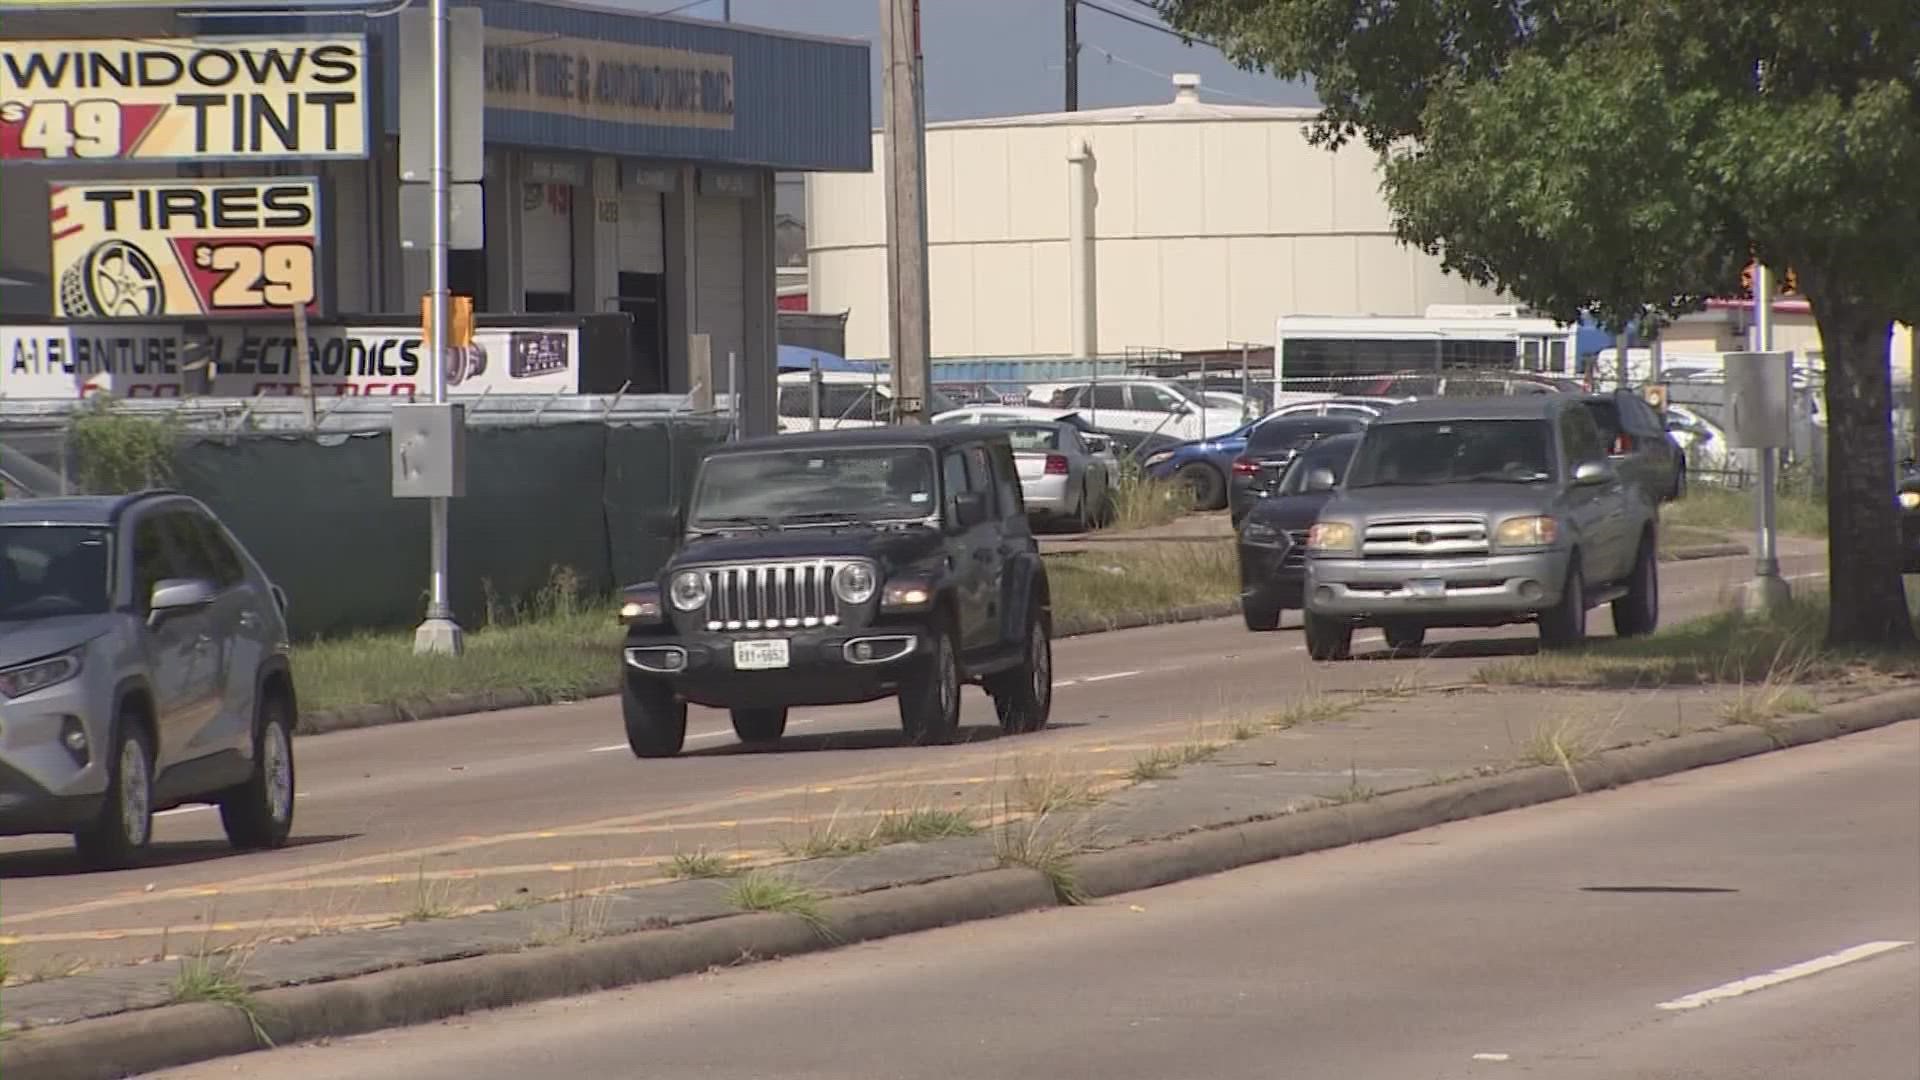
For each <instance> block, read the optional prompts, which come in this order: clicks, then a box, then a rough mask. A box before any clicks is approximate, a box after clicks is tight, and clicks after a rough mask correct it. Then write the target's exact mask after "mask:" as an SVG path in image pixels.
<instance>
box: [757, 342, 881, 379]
mask: <svg viewBox="0 0 1920 1080" xmlns="http://www.w3.org/2000/svg"><path fill="white" fill-rule="evenodd" d="M815 361H818V362H819V364H820V370H821V371H856V372H859V373H860V374H862V375H870V374H872V373H874V372H876V371H882V370H885V365H881V364H868V363H862V362H861V361H859V360H849V359H847V358H846V357H844V356H836V355H834V354H833V353H830V352H827V351H825V350H823V349H809V348H807V347H806V346H804V345H782V346H780V359H779V361H778V362H779V365H780V370H781V371H812V370H813V365H814V362H815Z"/></svg>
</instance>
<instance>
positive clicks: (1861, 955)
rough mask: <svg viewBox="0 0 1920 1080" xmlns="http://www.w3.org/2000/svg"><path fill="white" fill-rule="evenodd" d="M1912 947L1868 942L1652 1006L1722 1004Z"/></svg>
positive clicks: (1676, 1009)
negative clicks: (1722, 1002) (1718, 1002)
mask: <svg viewBox="0 0 1920 1080" xmlns="http://www.w3.org/2000/svg"><path fill="white" fill-rule="evenodd" d="M1912 944H1913V942H1911V941H1869V942H1867V943H1866V944H1865V945H1855V946H1854V947H1853V948H1851V949H1842V950H1840V951H1839V952H1836V953H1828V954H1827V955H1825V956H1819V957H1815V958H1814V959H1812V960H1804V961H1801V962H1800V963H1798V964H1789V965H1788V966H1786V967H1783V968H1778V969H1776V970H1773V971H1769V972H1767V973H1766V974H1765V975H1754V976H1751V977H1749V978H1745V979H1736V980H1734V981H1733V982H1730V983H1723V984H1722V985H1720V986H1716V987H1714V988H1712V989H1710V990H1701V991H1699V992H1697V993H1692V994H1688V995H1686V996H1685V997H1677V998H1674V999H1673V1000H1672V1001H1663V1002H1661V1003H1660V1004H1659V1005H1658V1006H1656V1008H1660V1009H1665V1010H1667V1011H1669V1012H1679V1011H1684V1010H1687V1009H1698V1008H1702V1007H1704V1006H1707V1005H1711V1004H1713V1003H1714V1002H1716V1001H1726V1000H1728V999H1730V998H1737V997H1741V996H1743V995H1746V994H1751V993H1754V992H1755V991H1758V990H1765V989H1767V988H1769V987H1773V986H1779V985H1780V984H1781V983H1787V982H1792V981H1794V980H1795V979H1804V978H1807V977H1808V976H1811V975H1818V974H1820V973H1821V972H1824V971H1832V970H1833V969H1834V968H1837V967H1844V966H1845V965H1847V964H1855V963H1859V962H1860V961H1862V960H1870V959H1872V958H1873V957H1876V956H1879V955H1880V954H1882V953H1890V952H1893V951H1894V950H1895V949H1904V948H1906V947H1907V946H1909V945H1912Z"/></svg>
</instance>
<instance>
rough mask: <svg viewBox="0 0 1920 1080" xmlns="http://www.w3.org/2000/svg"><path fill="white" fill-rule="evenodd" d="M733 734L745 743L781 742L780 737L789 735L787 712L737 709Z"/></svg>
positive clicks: (734, 712)
mask: <svg viewBox="0 0 1920 1080" xmlns="http://www.w3.org/2000/svg"><path fill="white" fill-rule="evenodd" d="M733 733H734V734H735V735H738V736H740V741H741V742H743V743H771V742H779V741H780V736H782V735H785V734H786V733H787V710H786V709H785V708H778V709H735V710H733Z"/></svg>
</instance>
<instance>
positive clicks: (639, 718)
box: [621, 424, 1053, 758]
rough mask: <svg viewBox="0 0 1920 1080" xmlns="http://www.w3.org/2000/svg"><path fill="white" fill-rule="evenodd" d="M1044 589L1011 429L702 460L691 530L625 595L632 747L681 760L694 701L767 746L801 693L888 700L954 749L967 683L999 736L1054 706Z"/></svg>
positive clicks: (757, 446)
mask: <svg viewBox="0 0 1920 1080" xmlns="http://www.w3.org/2000/svg"><path fill="white" fill-rule="evenodd" d="M1051 602H1052V601H1051V596H1050V593H1049V590H1048V585H1047V572H1046V568H1045V567H1044V566H1043V565H1042V563H1041V561H1040V552H1039V546H1038V545H1037V544H1036V543H1035V542H1034V538H1033V533H1032V532H1031V531H1030V530H1029V529H1028V527H1027V517H1026V506H1025V505H1024V503H1023V501H1022V499H1021V495H1020V475H1019V472H1018V471H1017V470H1016V469H1015V467H1014V462H1013V451H1012V449H1011V448H1010V447H1009V445H1008V443H1007V437H1006V434H1005V433H1004V432H1001V431H999V430H997V429H995V428H991V427H979V426H975V425H971V424H968V425H941V426H936V427H925V428H900V427H888V428H870V429H857V430H847V431H833V432H819V433H811V434H802V435H782V436H775V437H773V438H765V439H754V440H749V441H746V442H739V443H734V444H732V445H730V446H727V447H724V448H722V449H719V450H715V451H713V452H712V453H710V454H708V455H707V457H706V459H705V460H704V461H703V462H702V463H701V466H700V476H699V480H698V481H697V482H696V483H695V485H694V491H693V498H692V500H691V503H690V504H689V506H688V509H687V517H686V527H685V538H684V541H683V543H682V545H681V547H680V550H679V551H677V552H675V554H674V555H673V557H672V558H671V559H669V560H668V562H667V565H666V567H665V568H664V569H662V570H661V571H660V575H659V577H658V579H657V580H655V581H652V582H648V583H645V584H641V585H634V586H631V587H629V588H628V589H626V590H625V594H624V603H623V605H622V609H621V616H622V618H623V619H625V621H626V623H627V626H628V630H627V640H626V645H625V648H624V649H623V650H622V655H623V657H624V659H625V670H626V679H625V689H624V694H623V698H624V706H625V712H626V723H627V741H628V743H629V745H631V746H632V748H633V752H634V754H635V755H637V756H639V757H643V758H650V757H671V756H673V755H674V754H677V753H679V752H680V748H681V746H682V745H683V744H684V743H685V740H686V733H687V703H688V702H693V703H695V704H698V705H706V706H711V707H714V708H722V709H728V710H731V712H732V714H733V728H734V731H735V732H736V733H737V734H738V735H739V736H740V738H741V740H742V741H744V742H749V743H764V742H772V741H774V740H777V739H779V738H780V736H781V734H783V733H784V732H785V730H786V726H787V710H788V709H789V708H790V707H792V706H795V705H849V704H855V703H858V702H863V701H874V700H877V699H879V698H883V697H889V696H897V697H898V698H899V701H900V723H901V726H902V728H904V729H905V731H906V734H907V737H908V738H909V739H910V740H911V741H913V742H914V743H917V744H922V745H925V744H933V743H944V742H949V741H951V740H952V739H953V738H954V736H955V735H956V734H957V732H958V730H959V726H960V687H961V685H962V683H964V682H977V683H979V684H980V685H981V686H983V687H984V688H985V689H986V691H987V693H988V694H990V695H992V697H993V701H994V706H995V708H996V711H997V712H998V713H999V717H1000V726H1001V728H1002V729H1003V730H1005V731H1006V732H1007V733H1008V734H1018V733H1022V732H1030V731H1037V730H1039V729H1040V728H1042V727H1044V726H1045V725H1046V722H1047V714H1048V711H1049V709H1050V708H1051V707H1052V704H1053V655H1052V646H1051V643H1050V637H1051V635H1052V629H1053V619H1052V613H1051Z"/></svg>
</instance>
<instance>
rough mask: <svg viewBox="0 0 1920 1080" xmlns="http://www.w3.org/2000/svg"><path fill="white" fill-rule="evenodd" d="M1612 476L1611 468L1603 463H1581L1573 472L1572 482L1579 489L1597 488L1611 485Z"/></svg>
mask: <svg viewBox="0 0 1920 1080" xmlns="http://www.w3.org/2000/svg"><path fill="white" fill-rule="evenodd" d="M1614 475H1615V474H1614V471H1613V466H1611V465H1608V464H1607V463H1606V462H1604V461H1583V462H1581V463H1580V464H1579V465H1578V466H1577V467H1575V468H1574V470H1573V482H1574V484H1576V485H1578V486H1580V487H1597V486H1599V485H1601V484H1610V483H1612V482H1613V478H1614Z"/></svg>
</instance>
